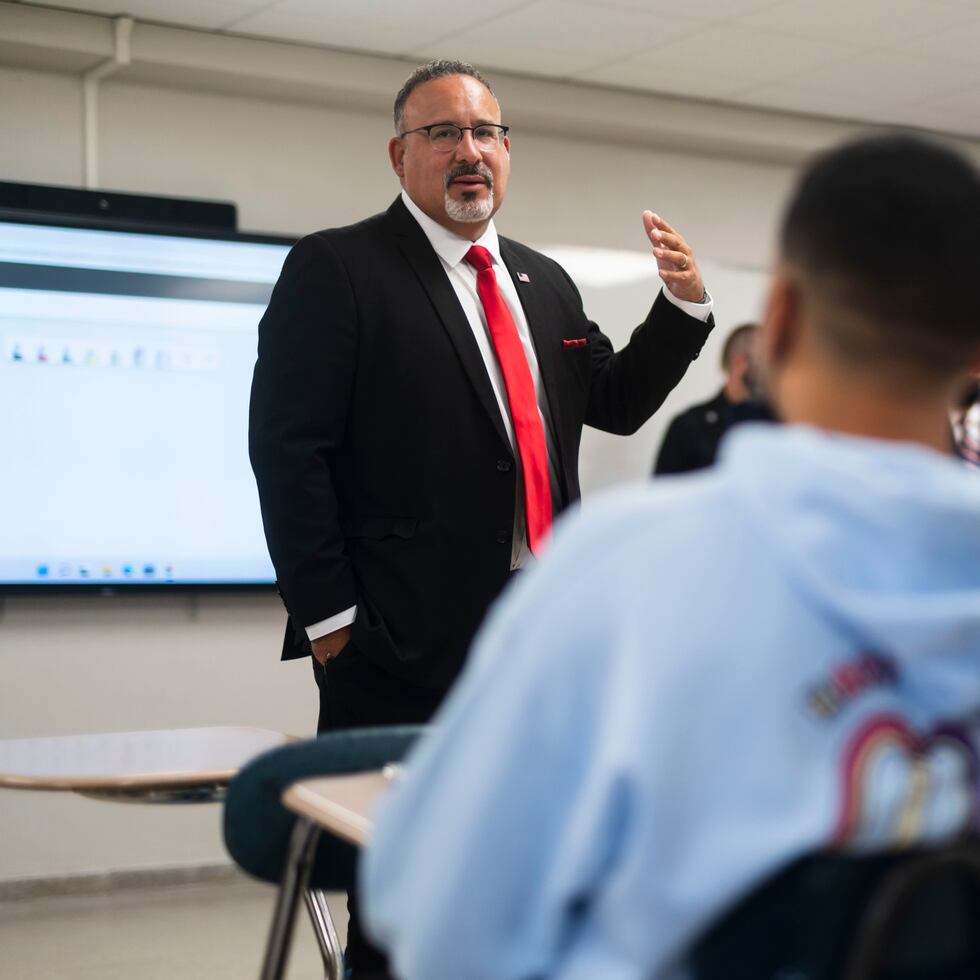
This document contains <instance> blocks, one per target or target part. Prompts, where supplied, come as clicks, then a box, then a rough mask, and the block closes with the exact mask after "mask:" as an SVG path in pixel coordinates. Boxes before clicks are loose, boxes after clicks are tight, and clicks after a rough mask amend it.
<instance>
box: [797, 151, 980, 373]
mask: <svg viewBox="0 0 980 980" xmlns="http://www.w3.org/2000/svg"><path fill="white" fill-rule="evenodd" d="M781 252H782V258H783V259H784V260H785V261H786V262H787V263H788V264H789V265H791V266H796V267H797V268H798V269H799V270H800V271H801V272H802V274H803V276H804V279H805V280H806V282H807V285H808V286H809V287H810V288H811V289H812V290H813V294H814V295H815V296H816V297H817V299H818V301H819V302H821V303H826V304H827V307H828V316H827V317H826V318H825V319H826V320H827V322H826V324H822V325H821V326H822V331H823V334H824V335H825V339H826V340H827V341H828V342H829V343H831V344H832V345H833V349H834V350H835V351H837V352H838V353H839V354H841V355H843V356H846V357H848V358H849V359H850V360H851V361H853V362H860V363H870V362H871V361H876V362H881V363H888V364H891V365H893V366H894V365H899V366H901V367H902V368H903V369H904V370H908V369H914V370H916V371H918V372H924V373H927V374H929V375H931V376H939V375H946V374H948V373H950V372H952V371H955V370H956V369H957V367H958V368H959V369H960V370H962V369H964V368H965V367H966V360H967V359H968V358H969V357H971V356H972V355H973V354H975V352H976V350H977V347H978V345H980V289H978V288H977V283H978V280H980V175H978V173H977V170H976V169H975V168H974V166H973V165H972V164H971V163H969V162H968V161H967V160H966V159H965V158H964V157H962V156H960V155H959V154H958V153H956V152H954V151H953V150H951V149H949V148H947V147H944V146H942V145H940V144H939V143H936V142H932V141H930V140H926V139H923V138H921V137H915V136H910V135H890V136H876V137H868V138H864V139H860V140H857V141H855V142H852V143H848V144H845V145H844V146H843V147H840V148H839V149H836V150H833V151H831V152H829V153H826V154H824V155H823V156H821V157H819V158H818V159H817V160H816V161H815V162H814V163H813V164H812V165H811V166H810V167H809V168H808V169H807V171H806V172H805V173H804V175H803V177H802V179H801V180H800V182H799V184H798V186H797V188H796V192H795V194H794V195H793V197H792V199H791V201H790V204H789V207H788V209H787V211H786V215H785V218H784V220H783V227H782V236H781Z"/></svg>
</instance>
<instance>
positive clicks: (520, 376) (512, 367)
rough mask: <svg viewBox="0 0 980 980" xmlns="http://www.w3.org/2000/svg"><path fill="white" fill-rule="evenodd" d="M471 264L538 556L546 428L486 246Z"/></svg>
mask: <svg viewBox="0 0 980 980" xmlns="http://www.w3.org/2000/svg"><path fill="white" fill-rule="evenodd" d="M466 261H467V262H469V264H470V265H471V266H473V268H474V269H476V290H477V292H478V293H479V294H480V302H481V303H483V310H484V312H485V313H486V315H487V326H488V327H489V328H490V338H491V339H492V340H493V346H494V350H495V351H496V352H497V361H498V363H499V364H500V370H501V372H502V373H503V376H504V387H505V388H506V389H507V402H508V404H509V405H510V417H511V421H512V422H513V423H514V435H515V437H516V439H517V452H518V455H519V456H520V457H521V469H522V471H523V473H524V511H525V515H526V517H527V543H528V544H529V545H530V546H531V551H532V552H533V553H534V554H535V555H537V554H539V553H540V548H541V545H542V544H543V543H544V540H545V538H547V536H548V532H549V530H550V529H551V483H550V481H549V479H548V452H547V450H546V449H545V442H544V426H543V425H542V424H541V413H540V412H539V411H538V401H537V398H536V397H535V394H534V381H533V379H532V378H531V369H530V368H529V367H528V364H527V357H526V356H525V355H524V347H523V345H522V344H521V338H520V336H519V335H518V333H517V327H516V326H514V318H513V317H512V316H511V315H510V310H509V309H508V308H507V303H506V302H505V301H504V298H503V296H501V295H500V289H499V288H498V287H497V277H496V276H495V275H494V272H493V262H492V260H491V258H490V253H489V252H488V251H487V250H486V249H485V248H483V247H482V246H481V245H474V246H473V247H472V248H471V249H470V250H469V251H468V252H467V253H466Z"/></svg>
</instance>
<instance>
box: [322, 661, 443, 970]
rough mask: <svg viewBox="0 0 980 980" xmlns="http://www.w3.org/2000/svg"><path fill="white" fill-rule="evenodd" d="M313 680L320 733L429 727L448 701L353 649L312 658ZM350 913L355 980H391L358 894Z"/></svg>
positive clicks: (349, 935) (350, 949)
mask: <svg viewBox="0 0 980 980" xmlns="http://www.w3.org/2000/svg"><path fill="white" fill-rule="evenodd" d="M313 676H314V678H315V679H316V683H317V687H318V688H319V689H320V717H319V720H318V723H317V732H318V733H320V732H329V731H337V730H339V729H344V728H367V727H373V726H375V725H410V724H424V723H425V722H427V721H429V719H430V718H431V717H432V715H433V714H434V713H435V710H436V708H437V707H439V703H440V702H441V701H442V699H443V697H444V696H445V691H433V690H429V689H427V688H420V687H414V686H412V685H411V684H407V683H406V682H405V681H403V680H401V679H399V678H397V677H392V676H391V675H390V674H388V673H387V672H386V671H384V670H382V669H381V668H380V667H378V666H376V665H375V664H373V663H372V662H371V661H370V660H368V659H367V658H366V657H364V656H362V655H361V654H359V653H358V651H357V650H356V649H354V648H353V647H352V646H351V645H350V644H348V645H347V646H346V647H344V649H343V650H341V652H340V653H339V654H337V656H336V657H334V658H333V659H332V660H328V661H327V663H326V665H325V666H322V667H321V666H320V664H319V663H318V662H317V661H316V659H315V658H313ZM347 910H348V912H349V913H350V921H349V923H348V925H347V950H346V955H347V966H348V969H349V970H350V971H351V972H350V978H351V980H392V977H391V974H390V973H389V971H388V964H387V960H386V959H385V956H384V954H383V953H382V952H381V950H379V949H378V948H377V947H376V946H374V945H373V944H372V943H370V942H369V941H368V940H367V939H366V937H365V936H364V932H363V930H362V928H361V920H360V916H359V914H358V911H357V896H356V894H355V893H354V892H353V891H351V892H350V893H348V896H347Z"/></svg>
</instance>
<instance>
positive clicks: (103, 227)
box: [0, 208, 298, 597]
mask: <svg viewBox="0 0 980 980" xmlns="http://www.w3.org/2000/svg"><path fill="white" fill-rule="evenodd" d="M0 223H2V224H19V225H44V226H46V227H52V226H53V227H57V228H81V229H86V230H89V231H109V232H122V233H130V234H139V235H156V236H159V237H162V238H201V239H210V240H212V241H221V242H249V243H257V244H262V245H284V246H287V247H290V246H292V245H294V244H295V243H296V242H297V241H298V236H294V235H279V234H265V233H261V232H247V231H237V230H235V229H230V228H221V227H214V228H210V227H203V226H200V225H172V224H162V223H151V222H145V221H138V220H126V219H118V218H117V219H109V218H107V219H104V220H103V219H100V218H96V217H88V216H86V215H76V214H54V213H51V212H44V211H40V212H38V211H31V210H23V211H20V210H17V209H16V208H0ZM274 591H276V582H275V580H270V581H268V582H201V583H194V582H158V583H143V582H132V583H128V582H113V583H112V584H111V585H107V584H105V583H102V582H73V583H69V584H62V583H58V584H55V583H51V584H50V585H48V584H41V583H30V582H18V583H7V582H2V581H0V597H2V596H32V597H34V596H39V595H51V596H55V595H60V596H66V595H86V594H88V595H101V596H115V595H137V594H138V595H173V594H175V593H177V594H179V593H183V594H185V595H186V594H187V593H197V592H202V593H234V592H250V593H269V592H274Z"/></svg>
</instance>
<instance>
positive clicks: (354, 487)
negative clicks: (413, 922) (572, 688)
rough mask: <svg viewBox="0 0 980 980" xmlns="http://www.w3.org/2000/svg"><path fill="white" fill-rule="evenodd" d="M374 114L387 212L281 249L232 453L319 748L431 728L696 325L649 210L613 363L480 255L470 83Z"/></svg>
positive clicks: (495, 201)
mask: <svg viewBox="0 0 980 980" xmlns="http://www.w3.org/2000/svg"><path fill="white" fill-rule="evenodd" d="M394 115H395V132H396V134H397V135H396V136H395V137H393V138H392V139H391V141H390V143H389V155H390V158H391V164H392V167H393V169H394V171H395V173H396V174H397V176H398V178H399V180H400V182H401V185H402V194H401V195H400V196H399V198H397V199H396V200H395V202H394V204H392V206H391V207H390V208H389V209H388V210H387V212H385V213H384V214H379V215H375V216H374V217H372V218H368V219H367V220H365V221H362V222H360V223H359V224H356V225H352V226H350V227H347V228H336V229H331V230H328V231H321V232H317V233H316V234H313V235H310V236H308V237H307V238H304V239H303V240H302V241H300V242H299V243H298V244H297V245H296V246H295V248H294V249H293V250H292V251H291V253H290V255H289V257H288V258H287V259H286V262H285V265H284V266H283V270H282V274H281V277H280V279H279V282H278V283H277V285H276V288H275V290H274V292H273V295H272V299H271V301H270V303H269V308H268V310H267V312H266V314H265V316H264V317H263V319H262V322H261V324H260V326H259V356H258V362H257V364H256V368H255V377H254V381H253V386H252V402H251V415H250V430H249V448H250V455H251V460H252V466H253V468H254V470H255V474H256V479H257V481H258V488H259V497H260V501H261V506H262V516H263V521H264V524H265V532H266V538H267V540H268V544H269V551H270V554H271V556H272V560H273V564H274V565H275V568H276V575H277V578H278V584H279V589H280V593H281V595H282V598H283V601H284V602H285V605H286V608H287V610H288V612H289V627H288V628H287V637H286V643H285V645H284V651H283V656H284V657H286V658H288V657H293V656H301V655H303V654H308V653H309V652H310V650H311V646H312V653H313V658H314V673H315V675H316V679H317V683H318V686H319V689H320V719H319V729H320V730H321V731H323V730H327V729H336V728H345V727H356V726H359V725H372V724H385V723H398V722H421V721H425V720H427V719H428V718H429V717H430V715H431V714H432V712H433V711H434V710H435V708H436V706H437V705H438V703H439V701H440V700H441V698H442V697H443V695H444V693H445V692H446V690H447V689H448V687H449V685H450V684H451V682H452V681H453V679H454V678H455V677H456V675H457V673H458V672H459V670H460V668H461V667H462V664H463V661H464V659H465V655H466V650H467V647H468V646H469V643H470V640H471V638H472V636H473V634H474V633H475V631H476V629H477V626H478V625H479V624H480V621H481V620H482V619H483V616H484V613H485V612H486V609H487V607H488V605H489V604H490V603H491V601H492V600H493V599H494V598H495V597H496V596H497V595H498V594H499V593H500V591H501V590H502V589H503V587H504V585H505V584H506V582H507V580H508V578H509V576H510V575H511V573H512V572H513V571H514V570H515V569H517V568H520V567H522V566H523V565H525V564H526V563H527V562H529V561H531V560H533V557H532V556H533V553H534V552H535V551H536V550H539V549H540V548H541V546H542V545H543V544H544V542H545V540H546V538H547V533H548V527H549V526H550V523H551V519H552V516H553V514H557V513H558V512H559V511H561V510H562V509H564V508H565V507H567V506H568V505H569V504H571V503H573V502H574V501H575V500H577V499H578V497H579V483H578V449H579V440H580V437H581V431H582V426H583V424H589V425H594V426H596V427H598V428H601V429H605V430H607V431H611V432H617V433H623V434H627V433H631V432H634V431H635V430H636V429H637V428H639V427H640V426H641V425H642V424H643V423H644V422H645V421H646V420H647V419H648V418H649V417H650V415H651V414H652V413H653V412H654V411H655V410H656V409H657V408H658V407H659V405H660V404H661V403H662V401H663V399H664V398H665V397H666V395H667V394H668V392H670V390H671V389H672V388H673V387H674V386H675V385H676V384H677V382H678V381H679V380H680V378H681V377H682V375H683V374H684V371H685V370H686V369H687V366H688V364H689V363H690V361H691V360H692V359H693V358H695V357H697V355H698V352H699V351H700V350H701V347H702V345H703V344H704V341H705V338H706V337H707V335H708V332H709V330H710V329H711V326H712V322H713V321H712V319H711V313H710V299H709V298H708V297H707V294H706V293H705V291H704V286H703V284H702V281H701V275H700V273H699V272H698V268H697V264H696V263H695V261H694V257H693V256H692V254H691V250H690V248H689V247H688V245H687V243H686V242H685V241H684V239H683V238H682V237H681V236H680V235H679V234H678V233H677V232H675V231H674V229H673V228H671V227H670V225H668V224H667V223H666V222H665V221H663V220H662V219H661V218H659V217H657V216H656V215H653V214H652V213H650V212H645V213H644V216H643V219H644V226H645V228H646V232H647V235H648V237H649V239H650V241H651V244H652V245H653V251H654V255H655V256H656V260H657V262H658V263H659V266H660V274H661V277H662V278H663V279H664V281H665V282H666V284H667V286H668V287H669V289H670V294H667V293H664V294H662V295H660V296H659V297H658V298H657V300H656V302H655V303H654V305H653V309H652V310H651V312H650V314H649V315H648V317H647V319H646V320H645V321H644V323H643V324H641V325H640V327H639V328H638V329H637V330H636V331H635V333H634V334H633V337H632V339H631V341H630V343H629V344H628V345H627V346H626V347H625V348H624V349H623V350H622V351H620V352H619V353H614V352H613V349H612V345H611V344H610V342H609V340H608V339H607V338H606V337H605V336H604V335H603V334H602V333H601V332H600V330H599V328H598V327H597V326H596V325H595V324H594V323H591V322H590V321H589V320H588V319H587V318H586V316H585V314H584V312H583V311H582V303H581V299H580V297H579V294H578V292H577V290H576V289H575V286H574V284H573V283H572V281H571V280H570V279H569V277H568V275H567V274H566V273H565V271H564V270H563V269H562V268H561V267H560V266H558V265H557V264H556V263H555V262H553V261H551V260H550V259H548V258H546V257H545V256H543V255H541V254H539V253H537V252H534V251H532V250H531V249H529V248H527V247H526V246H524V245H521V244H519V243H518V242H514V241H510V240H508V239H505V238H498V236H497V233H496V230H495V228H494V226H493V222H492V220H491V219H492V217H493V215H494V213H495V212H496V211H497V209H498V208H499V207H500V205H501V204H502V202H503V199H504V196H505V193H506V190H507V179H508V175H509V170H510V142H509V140H508V137H507V127H506V126H504V125H502V124H501V119H500V107H499V105H498V104H497V101H496V99H495V98H494V96H493V94H492V92H491V90H490V88H489V85H488V84H487V82H486V81H485V80H484V79H483V78H482V77H481V76H480V75H479V73H477V72H476V71H475V69H473V68H472V67H471V66H469V65H465V64H462V63H459V62H433V63H430V64H428V65H424V66H422V67H421V68H419V69H417V70H416V72H414V73H413V75H412V76H411V77H410V78H409V80H408V81H407V82H406V84H405V86H404V87H403V88H402V90H401V92H399V94H398V97H397V99H396V102H395V113H394ZM474 246H477V247H475V248H474ZM686 311H689V312H686ZM692 313H693V314H694V315H691V314H692ZM350 936H351V941H350V943H349V945H348V953H349V956H350V959H351V961H352V964H353V965H354V967H355V970H356V971H360V970H361V968H362V964H364V963H367V962H369V957H368V956H365V955H362V953H361V946H360V942H359V937H358V934H357V927H356V921H355V922H352V925H351V931H350ZM357 975H362V974H360V973H359V972H358V973H357Z"/></svg>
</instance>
